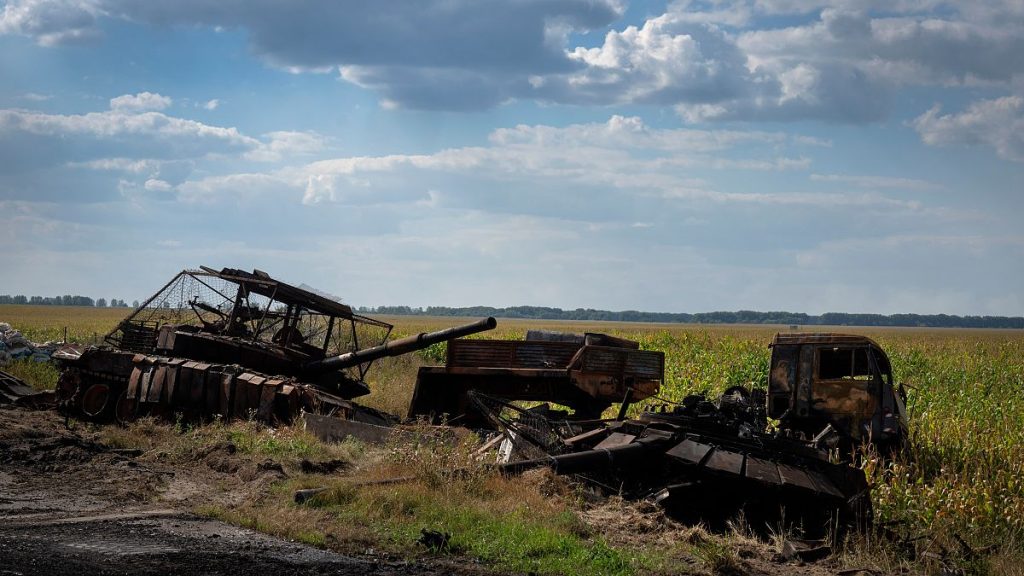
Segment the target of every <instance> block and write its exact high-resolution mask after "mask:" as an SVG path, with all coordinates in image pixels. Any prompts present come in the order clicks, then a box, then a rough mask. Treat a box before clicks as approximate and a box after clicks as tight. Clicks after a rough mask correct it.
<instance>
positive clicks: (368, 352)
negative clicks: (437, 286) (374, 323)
mask: <svg viewBox="0 0 1024 576" xmlns="http://www.w3.org/2000/svg"><path fill="white" fill-rule="evenodd" d="M497 325H498V321H497V320H495V319H494V318H492V317H489V318H484V319H483V320H478V321H476V322H473V323H471V324H465V325H463V326H453V327H451V328H445V329H444V330H438V331H437V332H421V333H419V334H415V335H413V336H407V337H405V338H399V339H398V340H392V341H390V342H385V343H384V344H381V345H380V346H374V347H372V348H364V349H362V350H356V351H354V352H346V353H345V354H341V355H340V356H333V357H331V358H325V359H323V360H317V361H315V362H310V363H309V364H306V366H305V367H304V368H303V370H304V372H306V373H308V374H322V373H324V372H330V371H332V370H341V369H343V368H351V367H352V366H356V365H359V364H363V363H365V362H370V361H372V360H376V359H378V358H383V357H385V356H400V355H402V354H407V353H409V352H413V351H415V350H422V349H424V348H427V347H428V346H431V345H433V344H437V343H438V342H447V341H448V340H454V339H455V338H461V337H463V336H469V335H470V334H476V333H478V332H485V331H487V330H493V329H494V327H496V326H497Z"/></svg>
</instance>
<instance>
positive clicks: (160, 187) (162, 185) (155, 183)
mask: <svg viewBox="0 0 1024 576" xmlns="http://www.w3.org/2000/svg"><path fill="white" fill-rule="evenodd" d="M143 186H144V187H145V189H146V190H148V191H150V192H170V191H171V185H170V184H169V183H168V182H165V181H163V180H157V179H156V178H150V179H149V180H146V183H145V184H144V185H143Z"/></svg>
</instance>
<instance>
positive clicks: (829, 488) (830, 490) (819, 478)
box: [807, 470, 844, 498]
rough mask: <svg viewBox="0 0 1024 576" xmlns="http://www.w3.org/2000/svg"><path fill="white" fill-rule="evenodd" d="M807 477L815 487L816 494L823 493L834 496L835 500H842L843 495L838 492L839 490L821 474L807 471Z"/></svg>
mask: <svg viewBox="0 0 1024 576" xmlns="http://www.w3.org/2000/svg"><path fill="white" fill-rule="evenodd" d="M807 477H808V478H809V479H810V480H811V482H813V483H814V485H815V486H816V487H817V489H818V492H823V493H825V494H828V495H829V496H834V497H836V498H844V496H843V493H842V492H840V490H839V488H837V487H836V485H835V484H834V483H833V482H832V481H831V480H829V479H828V477H827V476H825V475H824V474H822V473H821V472H816V471H814V470H808V471H807Z"/></svg>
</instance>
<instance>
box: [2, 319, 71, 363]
mask: <svg viewBox="0 0 1024 576" xmlns="http://www.w3.org/2000/svg"><path fill="white" fill-rule="evenodd" d="M60 345H61V344H60V342H45V343H42V344H40V343H38V342H32V341H31V340H29V339H28V338H26V337H25V335H24V334H22V333H21V332H19V331H17V330H15V329H14V328H12V327H11V325H10V324H8V323H7V322H0V366H4V365H6V364H8V363H9V362H11V361H12V360H22V359H29V360H32V361H35V362H49V361H50V357H51V356H52V355H53V353H54V352H56V351H57V348H59V347H60Z"/></svg>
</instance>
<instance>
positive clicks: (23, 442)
mask: <svg viewBox="0 0 1024 576" xmlns="http://www.w3.org/2000/svg"><path fill="white" fill-rule="evenodd" d="M79 428H81V426H79ZM270 473H272V471H271V472H270ZM212 497H213V495H212V494H211V493H209V492H205V491H204V490H203V479H202V478H196V477H194V475H193V474H191V473H190V471H189V470H183V469H181V468H180V467H176V468H172V467H170V466H168V465H162V464H161V463H160V462H158V461H157V462H154V461H152V460H147V459H139V458H138V454H137V453H136V452H134V451H119V450H112V449H110V448H107V447H106V446H104V445H102V444H100V443H98V442H97V441H96V438H95V435H94V434H91V433H90V432H88V431H86V430H81V429H79V430H75V429H70V430H69V429H68V428H66V427H65V426H64V421H63V419H62V418H60V417H59V416H57V415H56V414H54V413H52V412H34V411H28V410H20V409H19V410H16V409H7V408H0V576H9V575H18V574H24V575H30V574H32V575H35V574H57V575H64V574H67V575H72V574H74V575H80V574H104V575H106V574H110V575H114V574H119V575H121V574H132V575H148V574H154V575H155V574H160V575H163V574H185V575H192V574H196V575H198V574H244V573H254V574H256V573H269V574H275V575H276V576H287V575H291V574H341V575H347V574H352V575H381V576H385V575H388V576H390V575H396V576H429V575H433V574H451V573H463V574H465V573H472V574H482V573H484V571H478V570H472V569H463V568H461V567H458V566H452V565H447V564H443V563H438V564H432V563H431V564H428V563H425V562H404V561H399V560H394V559H389V558H384V557H372V556H368V557H364V558H353V557H349V556H344V555H341V554H337V553H334V552H330V551H326V550H321V549H318V548H314V547H311V546H306V545H303V544H298V543H294V542H287V541H284V540H280V539H277V538H273V537H271V536H267V535H264V534H260V533H257V532H254V531H251V530H246V529H243V528H238V527H235V526H231V525H228V524H224V523H222V522H218V521H215V520H210V519H206V518H200V517H197V516H195V515H192V514H190V513H189V512H187V509H188V508H190V507H193V506H196V505H198V504H201V503H202V502H203V499H204V498H212Z"/></svg>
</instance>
